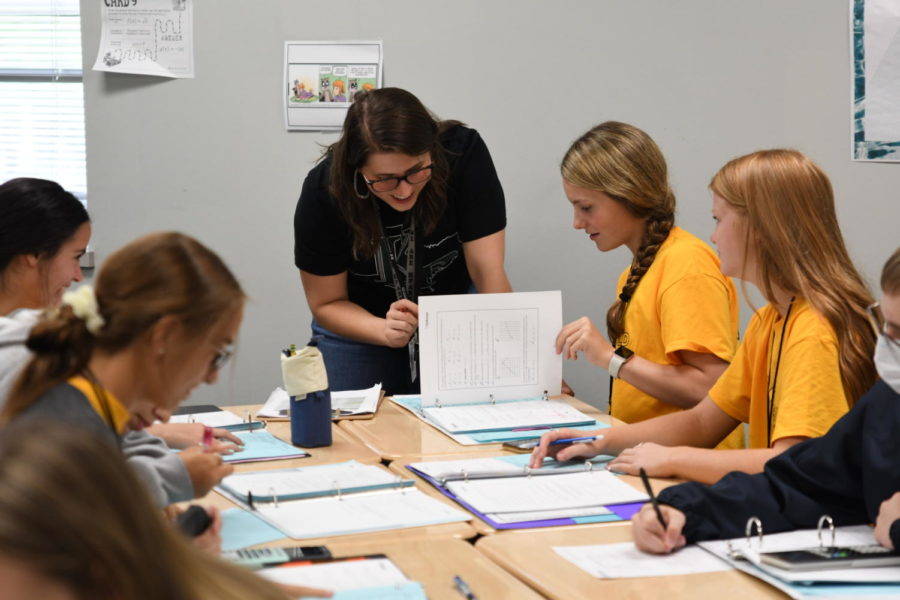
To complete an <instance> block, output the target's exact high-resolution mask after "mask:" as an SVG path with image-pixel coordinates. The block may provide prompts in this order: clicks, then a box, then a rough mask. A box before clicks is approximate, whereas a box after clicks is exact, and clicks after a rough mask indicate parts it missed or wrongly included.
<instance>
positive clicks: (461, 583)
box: [453, 575, 478, 600]
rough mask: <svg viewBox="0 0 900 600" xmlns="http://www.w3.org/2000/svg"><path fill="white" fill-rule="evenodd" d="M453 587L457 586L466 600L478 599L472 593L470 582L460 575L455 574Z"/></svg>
mask: <svg viewBox="0 0 900 600" xmlns="http://www.w3.org/2000/svg"><path fill="white" fill-rule="evenodd" d="M453 587H455V588H456V590H457V591H458V592H459V593H460V594H462V596H463V598H465V599H466V600H478V597H477V596H475V594H473V593H472V588H470V587H469V584H468V583H466V582H465V580H464V579H463V578H462V577H460V576H459V575H454V576H453Z"/></svg>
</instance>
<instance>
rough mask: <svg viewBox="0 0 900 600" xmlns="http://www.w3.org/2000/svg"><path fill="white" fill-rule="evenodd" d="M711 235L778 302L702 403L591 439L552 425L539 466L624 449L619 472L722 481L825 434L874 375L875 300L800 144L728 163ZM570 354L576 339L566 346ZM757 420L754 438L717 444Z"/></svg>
mask: <svg viewBox="0 0 900 600" xmlns="http://www.w3.org/2000/svg"><path fill="white" fill-rule="evenodd" d="M710 187H711V189H712V192H713V218H714V219H715V221H716V228H715V231H714V233H713V235H712V241H713V243H715V244H716V246H717V248H718V250H719V254H720V256H721V261H722V262H721V265H722V272H723V273H725V274H726V275H731V276H734V277H739V278H740V279H742V280H744V281H745V282H750V283H753V284H754V285H755V286H756V287H758V288H759V289H760V291H761V292H762V293H763V295H764V296H765V298H766V299H767V300H768V301H769V304H767V305H766V306H764V307H763V308H762V309H760V310H759V311H757V313H756V315H755V316H754V317H753V319H751V321H750V323H749V325H748V327H747V332H746V335H745V337H744V341H743V343H742V344H741V346H740V347H739V349H738V352H737V354H736V356H735V358H734V360H733V362H732V363H731V365H730V366H729V367H728V369H727V370H726V371H725V372H724V373H723V375H722V376H721V377H720V378H719V380H718V381H717V382H716V384H715V385H714V386H713V388H712V389H711V390H710V392H709V394H708V395H707V396H706V397H705V398H704V399H703V401H702V402H700V403H699V404H698V405H697V406H695V407H694V408H691V409H689V410H686V411H683V412H680V413H674V414H671V415H665V416H663V417H657V418H655V419H650V420H648V421H644V422H641V423H636V424H630V425H624V426H614V427H611V428H609V429H605V430H603V431H602V432H598V433H602V435H603V438H602V439H598V440H596V441H594V442H591V443H585V444H573V445H568V446H563V447H562V448H556V447H551V446H550V445H549V444H550V442H552V441H553V440H555V439H558V438H564V437H575V436H576V435H584V432H581V431H578V432H576V431H573V430H566V429H562V430H558V431H554V432H551V433H547V434H545V435H544V436H543V437H542V438H541V443H540V445H539V447H538V448H536V449H535V451H534V453H533V455H532V461H531V462H532V466H533V467H534V466H538V465H540V464H541V461H542V460H543V458H544V457H545V456H548V455H550V456H555V457H556V458H557V459H559V460H568V459H572V458H576V457H585V456H594V455H597V454H601V453H603V454H618V456H617V458H616V459H615V460H613V461H612V462H610V463H609V468H610V469H611V470H615V471H620V472H625V473H629V474H637V473H638V470H639V469H640V468H641V467H643V468H644V469H645V470H646V472H647V473H648V474H649V475H651V476H656V477H682V478H686V479H692V480H696V481H701V482H707V483H711V482H714V481H717V480H718V479H720V478H721V477H722V476H723V475H724V474H725V473H728V472H730V471H743V472H746V473H758V472H760V471H761V470H762V468H763V465H764V464H765V463H766V461H767V460H769V459H770V458H772V457H774V456H777V455H778V454H780V453H781V452H783V451H784V450H786V449H787V448H790V447H791V446H794V445H795V444H798V443H800V442H802V441H803V440H805V439H808V438H814V437H818V436H820V435H822V434H824V433H825V432H826V431H827V430H828V429H829V427H831V425H832V424H834V422H835V421H836V420H837V419H838V418H840V416H842V415H843V414H844V413H846V412H847V410H848V409H849V407H850V406H851V405H852V404H853V403H854V402H855V401H856V400H857V399H858V398H859V397H860V396H861V395H862V394H863V392H864V391H865V390H866V389H868V387H869V386H870V385H871V384H872V382H873V381H874V379H875V370H874V367H873V365H872V361H871V352H872V350H873V348H874V344H875V336H874V334H873V332H872V329H871V326H870V325H869V322H868V317H867V314H866V306H867V305H869V304H870V303H871V302H872V298H871V296H870V295H869V292H868V291H867V289H866V287H865V285H864V283H863V281H862V278H861V277H860V275H859V273H858V272H857V271H856V269H855V268H854V266H853V264H852V262H851V261H850V258H849V256H848V254H847V250H846V248H845V247H844V244H843V238H842V236H841V233H840V229H839V228H838V224H837V217H836V214H835V211H834V199H833V195H832V190H831V184H830V182H829V181H828V178H827V177H826V176H825V174H824V173H823V172H822V171H821V170H820V169H819V168H818V166H816V165H815V164H814V163H813V162H812V161H811V160H809V159H808V158H807V157H805V156H804V155H802V154H801V153H799V152H796V151H793V150H765V151H760V152H754V153H753V154H749V155H746V156H743V157H740V158H737V159H734V160H732V161H731V162H729V163H728V164H726V165H725V166H724V167H722V169H720V170H719V172H718V173H717V174H716V175H715V177H714V178H713V180H712V183H711V184H710ZM564 351H565V352H570V350H569V348H568V347H566V348H565V349H564ZM741 422H745V423H749V426H750V427H749V429H750V444H749V445H750V448H749V449H745V450H712V449H711V448H712V447H713V446H715V445H716V444H717V443H719V442H720V441H721V440H722V439H723V438H724V437H725V436H726V435H728V433H729V432H731V431H732V430H733V429H734V427H735V426H736V425H738V424H739V423H741Z"/></svg>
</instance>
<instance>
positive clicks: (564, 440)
mask: <svg viewBox="0 0 900 600" xmlns="http://www.w3.org/2000/svg"><path fill="white" fill-rule="evenodd" d="M602 439H603V436H602V435H590V436H587V437H576V438H562V439H559V440H553V441H552V442H550V445H551V446H558V445H560V444H578V443H580V442H593V441H595V440H602Z"/></svg>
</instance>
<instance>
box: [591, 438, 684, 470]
mask: <svg viewBox="0 0 900 600" xmlns="http://www.w3.org/2000/svg"><path fill="white" fill-rule="evenodd" d="M676 451H677V448H672V447H669V446H660V445H659V444H654V443H652V442H642V443H640V444H638V445H637V446H635V447H633V448H627V449H625V450H622V452H620V453H619V455H618V456H617V457H615V458H614V459H612V460H611V461H609V464H608V465H607V466H606V468H607V469H609V470H610V471H613V472H614V473H624V474H625V475H637V474H638V472H639V471H640V470H641V469H644V470H645V471H646V472H647V475H649V476H651V477H678V473H676V472H675V471H674V470H673V468H672V466H671V462H670V461H671V460H672V458H673V455H674V453H675V452H676Z"/></svg>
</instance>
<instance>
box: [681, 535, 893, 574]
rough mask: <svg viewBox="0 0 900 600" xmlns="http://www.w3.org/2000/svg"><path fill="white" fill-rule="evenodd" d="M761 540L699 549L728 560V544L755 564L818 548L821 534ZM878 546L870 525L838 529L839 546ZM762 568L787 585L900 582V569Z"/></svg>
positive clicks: (825, 538) (708, 544)
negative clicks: (770, 555) (763, 555)
mask: <svg viewBox="0 0 900 600" xmlns="http://www.w3.org/2000/svg"><path fill="white" fill-rule="evenodd" d="M763 527H764V528H765V523H763ZM758 539H759V538H758V537H756V536H754V537H752V538H751V539H750V540H749V542H748V540H747V539H746V538H735V539H733V540H719V541H713V542H700V543H699V544H698V545H699V546H700V547H701V548H704V549H705V550H707V551H709V552H712V553H713V554H715V555H716V556H719V557H726V556H727V555H728V552H729V542H731V548H732V549H734V550H738V551H741V552H742V553H743V554H744V556H746V557H747V558H748V560H750V561H751V562H753V563H758V562H759V552H784V551H787V550H801V549H803V548H815V547H818V546H819V533H818V531H817V530H815V529H801V530H798V531H787V532H784V533H772V534H765V535H764V536H763V540H762V544H761V545H760V544H759V543H758ZM822 539H823V541H824V542H825V543H826V544H829V545H830V544H831V534H830V533H827V532H824V533H823V534H822ZM875 543H877V542H876V541H875V535H874V534H873V530H872V528H871V527H869V526H868V525H856V526H852V527H838V528H837V529H836V530H835V545H836V546H865V545H868V544H875ZM735 566H739V562H736V563H735ZM762 568H763V569H764V570H765V571H766V572H768V573H769V574H771V575H774V576H775V577H777V578H778V579H781V580H782V581H786V582H809V581H823V582H846V583H863V582H865V583H876V582H881V583H895V582H900V568H898V567H873V568H849V569H846V568H845V569H816V570H814V571H787V570H785V569H779V568H778V567H773V566H771V565H764V566H763V567H762Z"/></svg>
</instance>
